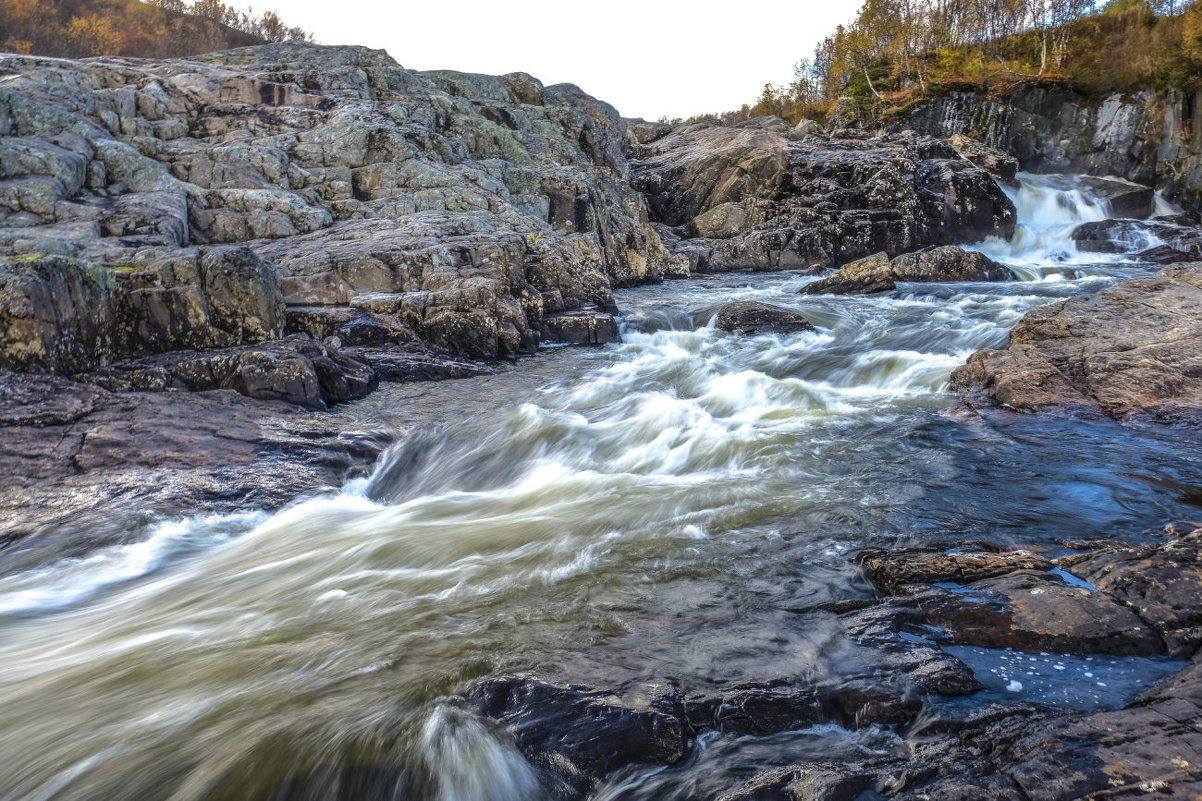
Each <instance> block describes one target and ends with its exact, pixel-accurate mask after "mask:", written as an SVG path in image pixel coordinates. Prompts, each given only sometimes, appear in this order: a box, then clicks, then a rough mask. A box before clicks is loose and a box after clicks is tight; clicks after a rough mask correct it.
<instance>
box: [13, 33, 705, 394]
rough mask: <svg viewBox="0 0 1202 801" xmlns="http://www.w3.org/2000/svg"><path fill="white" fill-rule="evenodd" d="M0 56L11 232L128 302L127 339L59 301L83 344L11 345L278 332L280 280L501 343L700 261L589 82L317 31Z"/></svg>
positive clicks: (224, 341) (137, 349) (23, 249)
mask: <svg viewBox="0 0 1202 801" xmlns="http://www.w3.org/2000/svg"><path fill="white" fill-rule="evenodd" d="M0 69H2V70H3V71H4V72H5V73H6V75H7V76H8V77H7V79H6V81H5V85H4V87H3V88H2V89H0V109H2V112H3V113H0V137H2V138H0V255H9V256H17V257H23V256H25V255H30V256H59V257H64V258H71V259H74V260H76V261H77V263H78V264H79V265H81V266H80V270H82V271H84V272H85V273H87V275H85V276H84V277H83V279H77V277H74V276H68V277H67V278H64V279H61V280H74V281H76V283H78V280H84V281H85V283H88V285H87V286H84V285H82V284H80V285H78V286H76V285H72V286H66V285H63V286H59V285H58V283H55V281H60V283H61V280H60V279H53V280H50V277H49V276H44V277H45V278H47V279H48V280H49V283H46V285H45V287H44V288H43V289H40V290H30V291H33V292H35V294H36V292H38V291H40V292H42V293H43V294H44V295H47V296H50V297H54V298H56V299H58V298H62V297H64V296H69V297H70V299H71V300H69V301H66V302H68V303H77V304H93V303H95V304H96V305H97V306H98V308H100V309H101V311H102V312H107V310H108V308H109V305H110V303H112V304H116V305H118V306H121V307H123V308H124V309H125V310H126V311H128V312H129V314H126V313H125V311H122V313H121V314H115V316H114V322H115V324H116V326H117V327H118V328H119V329H120V330H119V332H118V333H119V334H120V336H119V337H118V338H117V339H116V340H113V341H112V342H111V343H110V342H109V341H107V340H106V339H105V336H106V334H105V332H104V331H89V330H76V329H78V328H79V326H80V325H85V323H82V322H79V321H75V320H70V319H61V318H62V316H63V314H65V315H66V317H68V318H70V317H71V312H70V310H69V309H66V308H63V307H62V302H59V307H60V308H59V310H58V311H46V310H45V309H44V308H43V307H44V305H45V304H44V303H43V306H39V307H38V308H37V309H35V310H34V311H33V312H32V314H33V315H34V316H35V317H38V319H40V320H41V321H42V323H41V325H42V327H43V328H45V327H46V326H51V327H54V326H61V327H62V333H63V336H62V337H61V339H63V341H64V343H65V344H64V345H63V346H62V347H61V348H59V351H60V352H58V353H49V352H47V353H46V355H45V356H36V355H35V354H33V353H31V354H28V355H26V356H24V357H22V360H16V361H10V362H9V363H8V366H10V367H15V368H18V369H56V370H60V371H63V370H66V371H70V370H77V369H81V368H86V367H87V366H88V363H89V362H93V363H99V364H103V363H105V362H106V361H108V360H110V359H111V358H120V357H122V356H124V355H128V354H137V353H153V352H160V351H163V350H172V349H176V348H180V347H188V348H212V347H229V346H234V345H242V344H246V343H249V342H257V341H262V340H264V339H270V338H278V336H279V335H280V333H281V332H282V326H281V325H280V323H281V322H282V316H283V311H282V309H280V308H279V304H280V297H281V295H282V298H283V301H284V302H285V303H286V304H287V305H288V306H289V307H313V306H334V307H342V308H346V307H355V306H357V305H358V304H359V303H360V302H361V301H363V300H364V299H365V298H367V297H372V298H374V299H375V300H373V301H372V303H374V304H376V305H381V304H382V301H380V300H379V298H380V296H381V295H386V296H390V300H389V302H388V304H387V305H389V306H390V307H391V310H389V311H386V312H383V311H379V310H377V313H380V314H384V315H388V316H391V318H392V320H393V323H395V326H394V327H396V328H397V329H398V330H399V329H400V328H402V327H403V328H404V329H407V330H408V331H409V332H411V335H410V337H409V338H412V336H416V337H417V338H420V339H422V340H424V341H426V342H428V343H431V344H433V345H436V346H438V347H441V348H443V349H445V350H447V351H449V352H451V353H452V354H458V355H465V356H471V357H476V358H494V357H498V356H505V355H508V354H512V353H516V352H519V351H523V350H531V349H533V348H534V347H536V346H537V343H538V339H539V333H540V331H541V330H543V329H542V328H541V322H542V319H543V315H544V314H546V313H556V312H564V311H571V310H573V309H578V308H581V307H583V306H586V305H592V306H596V307H600V308H603V309H605V308H608V307H609V306H611V305H612V297H611V294H610V292H611V288H612V287H613V286H616V285H625V284H633V283H640V282H643V281H656V280H659V279H660V278H661V277H663V276H664V275H665V274H671V273H681V272H687V266H686V264H685V262H684V260H683V259H682V258H679V257H673V256H671V255H670V254H668V253H667V252H666V251H665V250H664V248H663V246H662V244H661V242H660V240H659V237H658V235H657V234H656V232H655V230H654V229H653V228H652V227H651V226H650V225H649V224H648V218H647V210H646V206H645V203H644V201H643V198H642V196H641V195H640V194H639V193H638V192H636V191H634V190H633V189H632V188H631V186H630V184H629V182H628V180H627V176H628V173H629V165H628V163H627V160H626V155H625V153H624V146H625V144H626V124H625V122H624V121H623V120H621V119H620V118H619V117H618V115H617V113H616V112H615V111H614V110H613V109H612V108H611V107H609V106H607V105H606V104H604V103H602V102H600V101H597V100H594V99H593V98H591V97H589V96H587V95H585V94H584V93H583V92H581V91H580V90H579V89H577V88H576V87H574V86H570V85H560V86H551V87H544V86H543V85H542V84H540V83H539V82H538V81H537V80H535V79H534V78H531V77H530V76H528V75H524V74H517V73H515V74H512V75H506V76H501V77H491V76H481V75H466V74H460V73H453V72H430V73H418V72H414V71H412V70H406V69H404V68H402V67H401V66H399V65H398V64H396V62H394V61H393V60H392V59H391V58H389V57H388V56H387V55H386V54H385V53H383V52H381V51H372V50H368V49H365V48H358V47H319V46H315V45H303V44H284V45H266V46H261V47H252V48H245V49H242V50H237V51H230V52H227V53H217V54H213V55H209V56H199V57H195V58H192V59H188V60H173V61H163V62H150V61H134V60H126V59H115V58H101V59H90V60H87V61H79V62H74V61H64V60H53V59H45V58H35V57H21V56H5V57H3V59H0ZM223 244H244V245H246V246H247V247H249V248H250V251H242V253H243V254H244V255H243V256H242V257H240V258H243V259H245V258H247V257H246V256H245V254H246V253H248V252H252V251H253V254H256V256H257V257H258V258H259V259H260V260H261V262H262V264H268V265H269V269H267V270H263V269H260V270H259V273H260V275H261V277H262V283H263V286H262V287H261V288H260V289H261V291H256V288H255V287H252V286H241V287H239V286H235V285H232V284H229V283H228V282H227V283H226V284H222V283H221V281H220V280H214V276H213V275H210V274H209V272H206V271H207V270H208V267H209V264H208V262H209V258H210V257H209V256H208V255H206V254H207V253H210V252H214V251H217V250H218V248H216V247H214V246H220V245H223ZM198 248H199V250H198ZM11 264H15V263H12V262H10V265H11ZM260 267H261V265H260ZM7 269H9V270H10V271H12V270H17V271H18V272H21V271H23V273H24V274H25V278H22V280H23V281H26V283H28V280H29V279H28V273H29V272H30V271H31V269H32V268H28V267H15V266H10V267H9V268H7ZM75 272H78V271H75ZM268 273H271V275H270V276H269V275H268ZM277 273H278V276H277V275H276V274H277ZM89 281H90V283H89ZM277 284H278V289H277V287H276V285H277ZM98 292H99V293H101V295H96V293H98ZM89 293H91V294H90V295H89ZM106 293H107V294H106ZM93 295H95V297H93ZM110 295H112V297H109V296H110ZM233 298H242V299H245V302H247V303H250V304H257V305H258V306H259V307H261V308H257V309H232V308H230V307H229V303H230V302H232V299H233ZM39 302H41V301H39ZM56 302H57V301H56ZM59 312H62V314H59ZM130 314H132V317H130ZM47 315H49V316H47ZM56 315H58V316H56ZM90 324H91V323H87V324H86V325H90ZM98 325H99V326H100V327H101V328H104V327H105V326H106V325H108V320H101V321H99V323H98ZM233 329H236V330H233ZM31 335H32V334H31ZM42 350H46V349H45V348H42ZM110 351H111V352H110ZM85 353H86V355H87V358H83V360H82V361H81V358H82V357H83V356H84V355H85ZM39 360H40V361H39Z"/></svg>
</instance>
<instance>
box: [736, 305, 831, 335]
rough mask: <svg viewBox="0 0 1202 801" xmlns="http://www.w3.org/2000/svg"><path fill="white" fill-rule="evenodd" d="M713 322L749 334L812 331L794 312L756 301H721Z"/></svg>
mask: <svg viewBox="0 0 1202 801" xmlns="http://www.w3.org/2000/svg"><path fill="white" fill-rule="evenodd" d="M715 325H716V326H717V327H718V328H719V329H721V330H723V331H730V332H732V333H735V332H739V333H743V334H746V335H748V336H756V335H758V334H792V333H796V332H798V331H813V330H814V326H813V325H811V324H810V321H809V320H807V319H806V318H804V317H802V316H801V315H800V314H798V313H797V312H795V311H790V310H789V309H785V308H782V307H780V306H773V305H772V304H770V303H760V302H758V301H736V302H734V303H726V304H724V305H723V306H722V307H721V308H719V309H718V314H717V320H716V322H715Z"/></svg>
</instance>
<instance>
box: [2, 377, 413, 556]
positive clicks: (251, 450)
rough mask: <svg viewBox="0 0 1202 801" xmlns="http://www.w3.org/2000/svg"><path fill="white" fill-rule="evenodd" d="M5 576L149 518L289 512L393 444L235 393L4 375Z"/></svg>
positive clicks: (95, 542) (372, 434) (124, 533)
mask: <svg viewBox="0 0 1202 801" xmlns="http://www.w3.org/2000/svg"><path fill="white" fill-rule="evenodd" d="M0 387H2V389H0V543H6V544H8V543H11V544H8V547H7V548H5V549H3V550H2V551H0V569H11V568H14V567H16V566H18V565H20V564H22V563H24V562H25V561H28V562H30V563H32V564H37V563H38V560H40V559H43V558H44V559H47V560H57V559H61V558H63V555H64V554H70V553H77V552H80V550H81V549H82V550H84V551H86V549H87V548H90V547H95V546H96V545H98V544H102V543H103V541H104V537H106V536H114V537H125V536H128V532H129V526H130V525H134V524H136V523H138V522H146V521H145V520H143V519H142V517H141V516H147V515H149V516H154V515H155V514H166V515H173V514H178V513H180V512H181V511H183V510H187V511H188V513H190V514H200V513H203V512H205V511H209V510H212V511H222V512H227V511H234V510H243V509H247V508H261V509H273V508H277V507H279V506H281V505H283V504H285V503H287V502H289V501H291V500H294V499H295V498H296V497H297V496H298V495H300V494H302V493H304V492H308V491H313V490H317V489H321V488H324V487H330V486H338V485H340V484H342V483H343V482H344V481H345V480H346V479H347V478H348V477H349V476H351V475H355V474H356V473H358V472H361V471H363V470H366V469H367V468H368V467H369V466H370V465H371V464H372V462H373V461H374V460H375V458H376V457H377V456H378V455H379V453H380V452H381V450H383V448H384V447H385V446H386V445H387V444H388V441H389V438H388V437H387V436H383V435H380V434H378V433H376V432H364V431H360V430H359V429H358V428H357V427H356V426H353V425H347V424H345V423H341V424H332V423H331V422H330V421H328V420H322V419H319V418H317V417H316V416H313V415H307V414H303V413H301V412H299V411H298V410H297V409H296V408H295V407H289V406H285V405H283V404H278V403H267V402H263V401H257V400H253V399H250V398H247V397H244V396H242V395H239V394H238V393H236V392H232V391H228V390H227V391H217V392H200V393H188V392H156V393H149V394H147V393H137V392H135V393H121V394H115V393H111V392H108V391H106V390H104V389H102V388H100V387H98V386H94V385H89V384H82V383H78V382H74V381H71V380H70V379H67V378H63V377H59V376H50V375H29V374H20V373H0Z"/></svg>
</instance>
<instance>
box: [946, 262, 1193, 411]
mask: <svg viewBox="0 0 1202 801" xmlns="http://www.w3.org/2000/svg"><path fill="white" fill-rule="evenodd" d="M1200 301H1202V263H1188V264H1181V265H1177V266H1174V267H1168V268H1165V269H1163V270H1161V271H1160V272H1158V273H1157V274H1156V275H1154V276H1149V277H1147V278H1135V279H1131V280H1128V281H1122V282H1120V283H1118V284H1116V285H1115V286H1113V287H1111V288H1110V289H1108V290H1105V291H1102V292H1099V293H1097V294H1096V295H1088V296H1083V297H1076V298H1071V299H1069V300H1067V301H1063V302H1060V303H1054V304H1051V305H1048V306H1041V307H1039V308H1037V309H1034V310H1032V311H1030V312H1028V313H1027V314H1026V316H1024V317H1023V319H1022V320H1020V321H1019V323H1018V325H1016V326H1015V327H1014V330H1013V331H1012V332H1011V334H1010V346H1009V347H1008V348H1007V349H1005V350H982V351H978V352H977V353H974V354H973V355H972V356H971V357H970V358H969V360H968V364H967V365H965V366H964V367H961V368H960V369H959V370H957V371H956V372H955V373H953V374H952V387H953V388H954V389H956V390H958V391H959V392H960V393H961V395H962V396H963V397H964V398H965V399H966V400H967V401H968V402H969V403H971V404H974V405H989V404H991V403H992V404H1002V405H1006V406H1009V407H1012V408H1015V409H1020V410H1024V411H1039V410H1045V409H1056V408H1059V409H1065V410H1072V409H1082V410H1086V411H1092V412H1094V413H1099V414H1105V415H1108V416H1110V417H1115V418H1123V417H1137V418H1146V419H1153V420H1163V421H1167V422H1188V423H1197V422H1198V421H1199V420H1202V353H1200V352H1199V351H1198V349H1197V347H1195V345H1196V343H1197V341H1198V338H1199V336H1200V335H1202V319H1200V318H1199V317H1198V315H1197V309H1198V305H1199V302H1200Z"/></svg>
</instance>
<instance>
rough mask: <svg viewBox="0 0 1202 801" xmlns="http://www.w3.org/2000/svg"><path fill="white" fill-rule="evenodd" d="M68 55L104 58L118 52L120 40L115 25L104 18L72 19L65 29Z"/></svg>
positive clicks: (64, 34)
mask: <svg viewBox="0 0 1202 801" xmlns="http://www.w3.org/2000/svg"><path fill="white" fill-rule="evenodd" d="M63 36H64V37H65V39H66V47H67V55H69V56H72V57H74V58H82V57H85V56H103V55H107V54H110V53H115V52H117V45H118V43H119V41H120V40H119V38H118V36H117V32H116V31H115V30H113V23H111V22H109V21H108V20H107V19H105V18H104V17H97V16H87V17H72V18H71V21H70V22H68V23H67V27H66V28H64V29H63Z"/></svg>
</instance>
